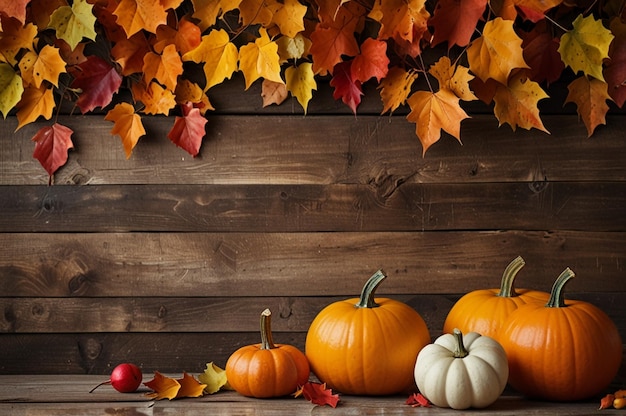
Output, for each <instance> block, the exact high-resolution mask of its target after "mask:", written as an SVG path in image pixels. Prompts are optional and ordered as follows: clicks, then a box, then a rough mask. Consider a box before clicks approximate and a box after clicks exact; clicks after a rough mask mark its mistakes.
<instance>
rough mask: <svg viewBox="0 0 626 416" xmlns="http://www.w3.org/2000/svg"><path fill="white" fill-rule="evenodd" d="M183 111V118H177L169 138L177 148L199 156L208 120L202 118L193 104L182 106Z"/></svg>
mask: <svg viewBox="0 0 626 416" xmlns="http://www.w3.org/2000/svg"><path fill="white" fill-rule="evenodd" d="M181 108H182V110H183V116H182V117H176V120H175V121H174V126H173V127H172V130H170V132H169V133H168V135H167V137H168V139H170V140H171V141H172V142H173V143H174V144H175V145H176V146H178V147H181V148H183V149H184V150H185V151H186V152H187V153H189V154H190V155H192V156H194V157H195V156H197V155H198V152H199V151H200V145H201V144H202V138H203V137H204V135H205V131H204V125H205V124H206V122H207V119H206V118H204V117H202V115H201V114H200V110H199V109H198V108H195V107H194V106H193V104H192V103H190V102H188V103H186V104H184V105H181Z"/></svg>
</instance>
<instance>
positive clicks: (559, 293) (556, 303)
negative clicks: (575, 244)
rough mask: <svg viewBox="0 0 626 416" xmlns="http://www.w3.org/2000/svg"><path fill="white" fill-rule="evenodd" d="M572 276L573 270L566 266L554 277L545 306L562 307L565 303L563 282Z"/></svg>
mask: <svg viewBox="0 0 626 416" xmlns="http://www.w3.org/2000/svg"><path fill="white" fill-rule="evenodd" d="M574 276H576V275H575V274H574V272H573V271H572V270H571V269H570V268H569V267H567V268H566V269H565V270H563V271H562V272H561V274H560V275H559V277H557V278H556V281H555V282H554V285H552V290H551V291H550V299H548V303H547V304H546V307H548V308H563V307H565V306H567V305H565V291H564V288H565V284H566V283H567V282H569V281H570V279H572V278H573V277H574Z"/></svg>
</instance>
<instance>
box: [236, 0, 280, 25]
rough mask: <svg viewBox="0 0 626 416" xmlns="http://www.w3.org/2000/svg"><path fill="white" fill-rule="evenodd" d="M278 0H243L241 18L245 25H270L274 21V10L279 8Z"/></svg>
mask: <svg viewBox="0 0 626 416" xmlns="http://www.w3.org/2000/svg"><path fill="white" fill-rule="evenodd" d="M277 3H278V2H277V1H276V0H241V2H240V3H239V20H240V21H241V23H242V25H243V26H250V25H261V26H262V27H268V26H270V24H271V23H272V19H273V17H274V10H276V9H277V8H278V5H277Z"/></svg>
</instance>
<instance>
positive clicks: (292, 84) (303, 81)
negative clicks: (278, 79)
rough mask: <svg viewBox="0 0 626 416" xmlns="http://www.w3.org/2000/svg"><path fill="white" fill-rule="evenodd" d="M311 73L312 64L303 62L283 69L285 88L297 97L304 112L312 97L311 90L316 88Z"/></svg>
mask: <svg viewBox="0 0 626 416" xmlns="http://www.w3.org/2000/svg"><path fill="white" fill-rule="evenodd" d="M314 75H315V74H314V73H313V64H311V63H310V62H303V63H301V64H300V65H298V66H297V67H293V66H290V67H288V68H287V69H286V70H285V80H286V83H287V90H289V92H291V95H293V96H294V97H296V98H297V99H298V102H299V103H300V105H301V106H302V108H303V109H304V114H306V111H307V107H308V105H309V101H311V98H313V90H317V83H316V82H315V78H314Z"/></svg>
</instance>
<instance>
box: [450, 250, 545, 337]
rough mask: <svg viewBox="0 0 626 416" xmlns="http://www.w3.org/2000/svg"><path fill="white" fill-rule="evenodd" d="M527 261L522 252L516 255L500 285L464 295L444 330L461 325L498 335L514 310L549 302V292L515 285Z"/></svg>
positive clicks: (487, 334)
mask: <svg viewBox="0 0 626 416" xmlns="http://www.w3.org/2000/svg"><path fill="white" fill-rule="evenodd" d="M525 264H526V263H525V262H524V259H523V258H522V257H520V256H518V257H516V258H515V259H513V261H511V262H510V263H509V265H508V266H507V267H506V269H505V270H504V273H503V274H502V280H501V282H500V289H481V290H475V291H473V292H470V293H467V294H465V295H464V296H462V297H461V298H460V299H459V300H458V301H457V302H456V303H455V304H454V306H453V307H452V309H451V310H450V312H449V313H448V316H447V317H446V320H445V322H444V324H443V332H444V333H452V331H453V330H454V328H458V329H459V330H460V331H461V332H464V333H470V332H478V333H479V334H481V335H483V336H488V337H491V338H495V339H497V335H498V331H499V330H500V328H501V327H502V323H503V322H504V320H505V319H506V318H507V317H508V316H509V315H510V314H511V312H513V311H514V310H516V309H517V308H518V307H520V306H521V305H525V304H527V303H530V302H534V303H537V302H539V303H540V304H542V305H543V304H545V303H546V302H547V301H548V298H549V297H550V294H549V293H547V292H541V291H538V290H530V289H517V290H516V289H515V287H514V282H515V276H517V273H518V272H519V271H520V270H521V269H522V267H524V265H525Z"/></svg>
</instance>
